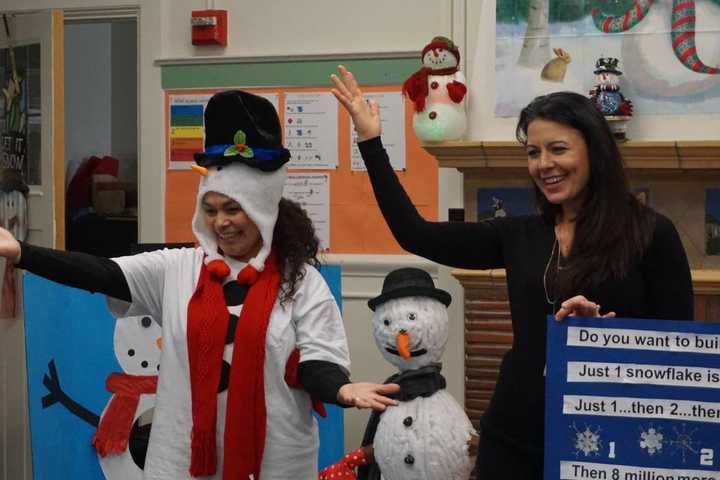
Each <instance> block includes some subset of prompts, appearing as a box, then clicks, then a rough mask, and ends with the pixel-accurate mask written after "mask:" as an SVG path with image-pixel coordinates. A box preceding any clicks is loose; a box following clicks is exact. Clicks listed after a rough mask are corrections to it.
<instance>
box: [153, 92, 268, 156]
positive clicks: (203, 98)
mask: <svg viewBox="0 0 720 480" xmlns="http://www.w3.org/2000/svg"><path fill="white" fill-rule="evenodd" d="M258 95H261V96H263V97H265V98H267V99H268V100H269V101H270V102H271V103H272V104H273V105H274V106H275V110H277V109H278V103H279V99H278V95H277V94H258ZM210 97H212V94H210V93H171V94H168V129H169V132H168V141H169V144H168V145H167V151H168V152H169V160H168V169H170V170H186V169H189V168H190V166H191V165H192V164H193V163H194V160H193V154H194V153H195V152H202V151H203V150H204V143H205V129H204V128H203V113H204V112H205V107H206V106H207V103H208V100H210Z"/></svg>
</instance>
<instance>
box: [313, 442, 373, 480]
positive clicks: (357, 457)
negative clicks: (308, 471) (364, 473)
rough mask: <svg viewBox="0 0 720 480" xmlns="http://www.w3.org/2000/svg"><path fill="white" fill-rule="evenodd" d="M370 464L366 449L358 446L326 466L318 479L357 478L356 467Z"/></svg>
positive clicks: (352, 479)
mask: <svg viewBox="0 0 720 480" xmlns="http://www.w3.org/2000/svg"><path fill="white" fill-rule="evenodd" d="M367 464H368V459H367V457H366V456H365V450H364V449H363V448H358V449H357V450H355V451H354V452H350V453H348V454H347V455H345V456H344V457H343V458H342V459H340V461H339V462H337V463H335V464H333V465H330V466H329V467H325V468H323V469H322V471H321V472H320V474H319V475H318V480H331V479H332V480H335V479H337V480H355V479H356V478H357V476H356V475H355V468H356V467H361V466H363V465H367Z"/></svg>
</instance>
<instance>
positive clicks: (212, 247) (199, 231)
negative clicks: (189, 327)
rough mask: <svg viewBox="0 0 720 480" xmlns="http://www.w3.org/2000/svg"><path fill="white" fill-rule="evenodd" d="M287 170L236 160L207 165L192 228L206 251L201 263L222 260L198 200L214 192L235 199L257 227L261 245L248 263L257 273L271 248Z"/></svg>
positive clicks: (213, 233)
mask: <svg viewBox="0 0 720 480" xmlns="http://www.w3.org/2000/svg"><path fill="white" fill-rule="evenodd" d="M286 176H287V169H286V168H285V167H284V166H283V167H281V168H280V169H278V170H276V171H274V172H263V171H261V170H258V169H256V168H252V167H248V166H247V165H244V164H242V163H239V162H236V163H232V164H230V165H225V166H223V167H210V168H208V174H207V175H206V176H204V177H202V179H201V180H200V188H199V189H198V195H197V202H196V205H195V215H194V216H193V221H192V229H193V233H194V234H195V237H197V239H198V241H199V242H200V246H201V247H202V249H203V250H204V251H205V253H206V254H207V257H206V258H205V263H208V262H210V261H212V260H216V259H222V258H223V257H222V255H220V254H219V253H218V245H217V237H216V234H215V232H213V231H211V230H210V229H208V227H207V225H205V220H204V218H203V209H202V200H203V197H204V196H205V194H206V193H208V192H216V193H221V194H223V195H225V196H228V197H230V198H232V199H233V200H235V201H236V202H238V203H239V204H240V206H241V207H242V209H243V210H244V211H245V213H247V215H248V217H249V218H250V220H252V221H253V223H255V225H256V226H257V227H258V230H260V236H261V237H262V240H263V246H262V248H261V249H260V251H259V252H258V254H257V255H256V256H255V257H253V258H251V259H250V260H249V261H248V263H249V264H250V265H252V266H253V267H255V269H256V270H257V271H258V272H260V271H262V270H263V268H264V267H265V259H266V258H267V256H268V255H269V254H270V248H271V247H272V238H273V230H274V229H275V222H276V221H277V216H278V205H279V203H280V198H281V197H282V192H283V186H284V185H285V178H286Z"/></svg>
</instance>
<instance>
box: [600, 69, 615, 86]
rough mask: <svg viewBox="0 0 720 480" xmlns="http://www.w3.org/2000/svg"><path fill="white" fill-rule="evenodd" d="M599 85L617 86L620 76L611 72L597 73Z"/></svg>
mask: <svg viewBox="0 0 720 480" xmlns="http://www.w3.org/2000/svg"><path fill="white" fill-rule="evenodd" d="M595 80H596V81H597V83H598V85H604V86H608V85H609V86H615V85H617V84H618V76H617V75H616V74H614V73H610V72H600V73H598V74H596V75H595Z"/></svg>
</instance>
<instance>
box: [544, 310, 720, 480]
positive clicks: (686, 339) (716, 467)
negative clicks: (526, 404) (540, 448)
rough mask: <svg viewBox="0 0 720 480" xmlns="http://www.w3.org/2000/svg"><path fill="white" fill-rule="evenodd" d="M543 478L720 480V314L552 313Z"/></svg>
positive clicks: (549, 329)
mask: <svg viewBox="0 0 720 480" xmlns="http://www.w3.org/2000/svg"><path fill="white" fill-rule="evenodd" d="M545 384H546V396H545V399H546V405H545V424H546V425H548V426H552V428H546V429H545V479H546V480H547V479H553V480H554V479H561V480H575V479H587V478H597V479H608V480H610V479H612V480H720V323H706V322H685V321H670V320H636V319H619V318H618V319H608V318H602V319H600V318H580V317H572V318H569V319H567V320H566V321H563V322H557V321H555V319H554V316H552V315H550V316H548V336H547V366H546V380H545Z"/></svg>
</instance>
